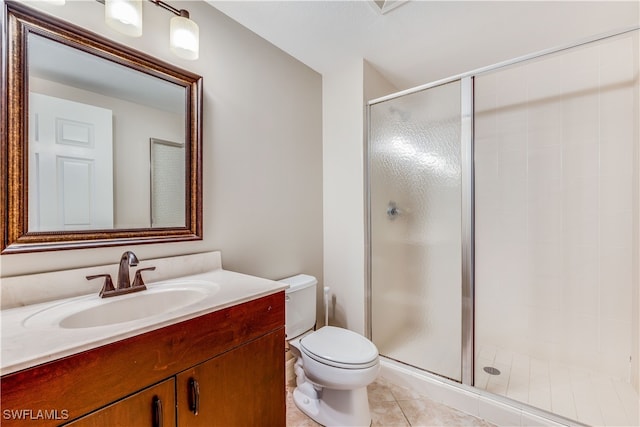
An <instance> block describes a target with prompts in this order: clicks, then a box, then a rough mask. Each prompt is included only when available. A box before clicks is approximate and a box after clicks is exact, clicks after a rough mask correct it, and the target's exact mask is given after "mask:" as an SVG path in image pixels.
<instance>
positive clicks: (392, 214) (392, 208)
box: [387, 201, 401, 220]
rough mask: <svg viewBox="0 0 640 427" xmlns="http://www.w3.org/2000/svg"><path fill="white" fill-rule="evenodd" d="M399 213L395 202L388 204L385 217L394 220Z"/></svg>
mask: <svg viewBox="0 0 640 427" xmlns="http://www.w3.org/2000/svg"><path fill="white" fill-rule="evenodd" d="M400 213H401V211H400V209H398V206H397V205H396V202H393V201H391V202H389V204H388V205H387V216H388V217H389V219H391V220H393V219H395V218H396V217H397V216H398V215H400Z"/></svg>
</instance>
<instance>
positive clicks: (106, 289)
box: [86, 274, 116, 297]
mask: <svg viewBox="0 0 640 427" xmlns="http://www.w3.org/2000/svg"><path fill="white" fill-rule="evenodd" d="M86 277H87V280H93V279H97V278H99V277H104V285H103V286H102V290H101V291H100V296H101V297H103V296H104V295H105V294H108V293H110V292H113V291H115V290H116V289H115V288H114V287H113V281H112V280H111V275H110V274H96V275H94V276H86Z"/></svg>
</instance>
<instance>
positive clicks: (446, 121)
mask: <svg viewBox="0 0 640 427" xmlns="http://www.w3.org/2000/svg"><path fill="white" fill-rule="evenodd" d="M460 108H461V105H460V82H459V81H456V82H452V83H448V84H445V85H441V86H437V87H434V88H431V89H427V90H424V91H421V92H417V93H413V94H410V95H405V96H402V97H399V98H395V99H392V100H388V101H384V102H381V103H378V104H375V105H372V106H371V115H370V135H369V185H370V215H371V222H370V225H371V233H370V236H371V241H370V244H371V313H372V316H371V330H372V339H373V342H374V343H375V344H376V345H377V346H378V349H379V350H380V353H381V354H383V355H384V356H387V357H389V358H392V359H396V360H399V361H402V362H404V363H407V364H409V365H413V366H416V367H419V368H421V369H425V370H427V371H431V372H434V373H436V374H439V375H442V376H445V377H447V378H451V379H454V380H457V381H460V379H461V154H460V128H461V118H460Z"/></svg>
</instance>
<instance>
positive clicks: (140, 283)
mask: <svg viewBox="0 0 640 427" xmlns="http://www.w3.org/2000/svg"><path fill="white" fill-rule="evenodd" d="M155 269H156V268H155V267H147V268H141V269H139V270H137V271H136V276H135V277H134V278H133V285H131V287H132V288H136V287H142V288H145V289H146V288H147V287H146V286H145V285H144V280H142V272H143V271H153V270H155Z"/></svg>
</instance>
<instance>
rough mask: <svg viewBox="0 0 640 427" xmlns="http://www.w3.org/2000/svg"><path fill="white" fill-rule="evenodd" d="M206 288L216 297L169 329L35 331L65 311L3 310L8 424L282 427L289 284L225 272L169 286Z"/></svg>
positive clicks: (154, 324)
mask: <svg viewBox="0 0 640 427" xmlns="http://www.w3.org/2000/svg"><path fill="white" fill-rule="evenodd" d="M194 278H197V280H195V279H194ZM205 281H208V282H209V283H212V284H215V287H214V289H215V292H213V293H212V294H211V295H207V296H206V297H203V299H202V301H198V302H196V303H192V304H191V305H189V306H187V307H184V308H180V309H177V310H174V311H173V312H172V313H171V316H173V318H172V319H169V320H167V319H165V317H166V316H163V315H159V317H157V318H156V319H155V320H154V319H153V316H151V317H150V318H143V319H134V320H128V321H125V322H120V323H118V324H112V325H102V326H100V325H98V326H90V327H75V326H74V327H72V328H63V327H60V326H59V324H58V322H57V321H55V322H51V323H47V322H41V323H37V322H36V323H30V322H33V320H34V319H37V318H38V316H43V313H44V314H45V315H46V316H49V314H48V312H49V311H51V310H55V309H56V308H57V307H60V303H55V302H54V303H53V304H52V305H51V306H50V307H49V305H48V304H36V305H34V306H26V307H21V308H17V309H15V310H3V312H2V313H3V318H2V332H3V336H2V344H3V350H2V355H3V361H2V363H3V366H2V368H3V375H2V378H1V387H2V389H1V399H2V400H1V402H2V415H1V416H2V425H3V426H14V425H15V426H26V425H28V426H32V425H43V426H45V425H71V426H105V425H121V426H164V427H167V426H225V427H230V426H252V425H254V426H266V425H268V426H278V425H285V388H284V387H285V378H284V377H285V373H284V366H285V363H284V355H285V353H284V338H285V336H284V335H285V330H284V320H285V306H284V304H285V302H284V290H283V288H284V287H285V285H283V284H282V283H278V282H272V281H269V280H266V279H260V278H256V277H252V276H246V275H243V274H239V273H234V272H229V271H226V270H222V269H221V268H218V269H215V270H213V271H211V272H207V273H205V274H199V275H195V276H190V277H189V278H188V280H186V281H185V280H184V279H179V280H177V281H175V280H174V281H173V282H175V283H178V285H175V286H183V287H184V286H185V285H184V283H187V284H190V286H192V287H195V286H197V285H198V284H200V283H205ZM171 286H174V284H173V283H172V281H168V282H167V283H159V284H157V285H156V284H151V285H150V286H149V290H150V291H151V292H154V290H155V292H160V291H162V290H163V289H164V288H171ZM163 287H164V288H163ZM145 292H147V291H142V292H140V293H139V294H140V295H141V296H142V297H145V295H144V293H145ZM150 295H152V294H150ZM176 295H177V294H176ZM93 297H94V296H93V295H91V296H85V297H79V298H74V299H72V300H71V301H70V302H67V304H70V305H69V307H71V306H73V307H81V306H82V304H85V303H86V301H85V300H92V301H95V299H94V298H93ZM95 297H97V294H96V295H95ZM118 298H127V296H124V297H120V296H118V297H114V298H109V299H105V301H107V300H113V301H115V302H117V303H119V302H120V301H125V300H124V299H122V300H118ZM130 298H136V296H131V297H130ZM99 303H100V304H109V303H111V301H107V302H105V303H103V302H102V301H99ZM12 316H15V318H14V317H12ZM19 318H21V319H23V320H21V321H16V319H19ZM12 323H13V325H11V324H12ZM56 325H58V326H56ZM119 328H120V329H119ZM109 331H111V332H109ZM114 331H116V332H117V334H116V335H115V336H114ZM56 335H57V336H56ZM56 340H57V341H56ZM74 340H75V341H74ZM38 342H39V343H38ZM55 342H58V347H56V345H54V344H53V343H55ZM46 343H51V344H46ZM42 344H45V347H46V348H48V350H47V351H46V353H40V354H38V347H39V345H40V346H42ZM21 347H22V348H23V350H24V352H26V353H31V354H32V356H30V357H29V356H26V357H23V356H21V355H20V348H21Z"/></svg>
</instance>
